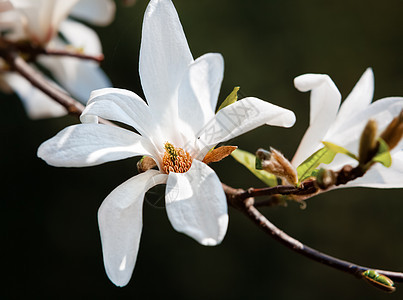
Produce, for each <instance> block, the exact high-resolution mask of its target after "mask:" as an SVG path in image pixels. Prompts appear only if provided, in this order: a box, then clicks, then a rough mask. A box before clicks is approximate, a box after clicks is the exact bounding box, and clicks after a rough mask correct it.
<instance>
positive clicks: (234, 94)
mask: <svg viewBox="0 0 403 300" xmlns="http://www.w3.org/2000/svg"><path fill="white" fill-rule="evenodd" d="M238 91H239V86H236V87H234V89H233V90H232V92H231V94H229V95H228V96H227V98H225V100H224V101H223V103H221V105H220V107H219V108H218V109H217V112H218V111H219V110H220V109H222V108H224V107H226V106H228V105H230V104H233V103H235V102H236V101H237V100H238Z"/></svg>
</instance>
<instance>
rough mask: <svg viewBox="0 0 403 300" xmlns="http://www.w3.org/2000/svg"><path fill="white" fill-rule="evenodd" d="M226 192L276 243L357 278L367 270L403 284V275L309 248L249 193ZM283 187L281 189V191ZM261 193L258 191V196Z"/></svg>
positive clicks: (231, 201) (237, 207)
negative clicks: (272, 218) (276, 222)
mask: <svg viewBox="0 0 403 300" xmlns="http://www.w3.org/2000/svg"><path fill="white" fill-rule="evenodd" d="M222 185H223V188H224V192H225V194H226V196H227V201H228V203H229V204H230V205H231V206H233V207H235V208H236V209H238V210H240V211H241V212H242V213H244V214H245V215H246V216H247V217H248V218H249V219H250V220H251V221H252V222H253V223H254V224H255V225H256V226H257V227H259V228H260V229H261V230H263V231H264V232H265V233H267V234H268V235H270V236H271V237H272V238H274V239H275V240H276V241H278V242H280V243H282V244H283V245H285V246H286V247H288V248H289V249H291V250H293V251H295V252H297V253H299V254H301V255H303V256H305V257H308V258H310V259H312V260H314V261H317V262H319V263H322V264H324V265H327V266H329V267H332V268H335V269H337V270H340V271H343V272H346V273H349V274H351V275H354V276H355V277H358V278H362V277H363V275H362V273H363V272H364V271H366V270H369V269H370V270H375V271H377V272H378V273H380V274H382V275H385V276H387V277H389V278H390V279H392V280H394V281H396V282H403V273H400V272H392V271H387V270H378V269H373V268H371V267H366V266H360V265H357V264H355V263H352V262H348V261H344V260H341V259H338V258H335V257H332V256H330V255H327V254H325V253H322V252H319V251H317V250H315V249H313V248H311V247H308V246H306V245H304V244H303V243H301V242H300V241H298V240H296V239H294V238H293V237H291V236H289V235H288V234H287V233H285V232H284V231H282V230H280V229H279V228H278V227H276V226H275V225H274V224H273V223H271V222H270V221H269V220H268V219H267V218H266V217H265V216H264V215H263V214H262V213H261V212H260V211H259V210H258V209H257V208H256V207H255V205H254V202H255V201H254V198H253V197H249V198H245V195H246V194H247V193H248V191H245V190H242V189H234V188H232V187H229V186H227V185H225V184H222ZM281 189H282V187H281V188H280V190H281ZM259 193H260V192H259V191H258V192H257V194H259Z"/></svg>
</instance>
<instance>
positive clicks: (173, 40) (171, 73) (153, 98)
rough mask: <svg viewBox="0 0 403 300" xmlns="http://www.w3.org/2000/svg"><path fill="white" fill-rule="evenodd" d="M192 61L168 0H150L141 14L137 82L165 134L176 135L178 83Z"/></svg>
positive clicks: (179, 24)
mask: <svg viewBox="0 0 403 300" xmlns="http://www.w3.org/2000/svg"><path fill="white" fill-rule="evenodd" d="M192 62H193V58H192V54H191V53H190V49H189V46H188V44H187V41H186V37H185V34H184V32H183V28H182V25H181V23H180V21H179V17H178V14H177V12H176V10H175V7H174V5H173V4H172V2H171V1H170V0H152V1H150V3H149V5H148V7H147V10H146V13H145V15H144V22H143V31H142V37H141V48H140V62H139V71H140V79H141V85H142V87H143V91H144V94H145V97H146V99H147V102H148V104H149V106H150V107H151V109H152V111H153V114H155V116H154V117H155V118H156V119H158V120H160V122H161V124H164V131H166V138H167V139H168V140H169V141H171V142H173V143H178V142H179V141H174V140H172V139H176V136H177V132H176V130H177V128H178V126H177V120H178V89H179V84H180V82H181V80H182V78H183V75H184V74H185V72H186V70H187V69H188V65H189V64H190V63H192Z"/></svg>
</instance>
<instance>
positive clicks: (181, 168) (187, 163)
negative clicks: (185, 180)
mask: <svg viewBox="0 0 403 300" xmlns="http://www.w3.org/2000/svg"><path fill="white" fill-rule="evenodd" d="M164 148H165V153H164V157H163V158H162V169H163V170H164V171H165V173H167V174H168V173H169V172H174V173H185V172H187V171H188V170H189V169H190V167H191V166H192V157H191V156H190V154H189V153H188V152H187V151H185V150H183V149H182V148H175V147H174V146H173V145H172V144H171V143H168V142H166V143H165V145H164Z"/></svg>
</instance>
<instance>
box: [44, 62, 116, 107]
mask: <svg viewBox="0 0 403 300" xmlns="http://www.w3.org/2000/svg"><path fill="white" fill-rule="evenodd" d="M38 61H39V62H40V63H41V64H42V65H44V66H46V67H47V68H48V69H49V70H50V71H51V72H52V75H53V76H54V77H55V79H56V80H57V82H58V83H59V84H60V85H61V86H62V87H63V88H65V89H66V90H67V91H68V92H69V93H70V94H71V95H72V96H73V97H74V98H77V99H78V100H80V101H81V102H82V103H85V102H86V101H87V100H88V97H89V96H90V94H91V91H93V90H96V89H100V88H105V87H110V86H112V84H111V82H110V81H109V78H108V77H107V76H106V74H105V73H104V71H102V69H101V68H100V67H99V65H98V64H97V63H95V62H93V61H82V60H80V59H77V58H73V57H50V56H47V57H41V58H40V59H39V60H38Z"/></svg>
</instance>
